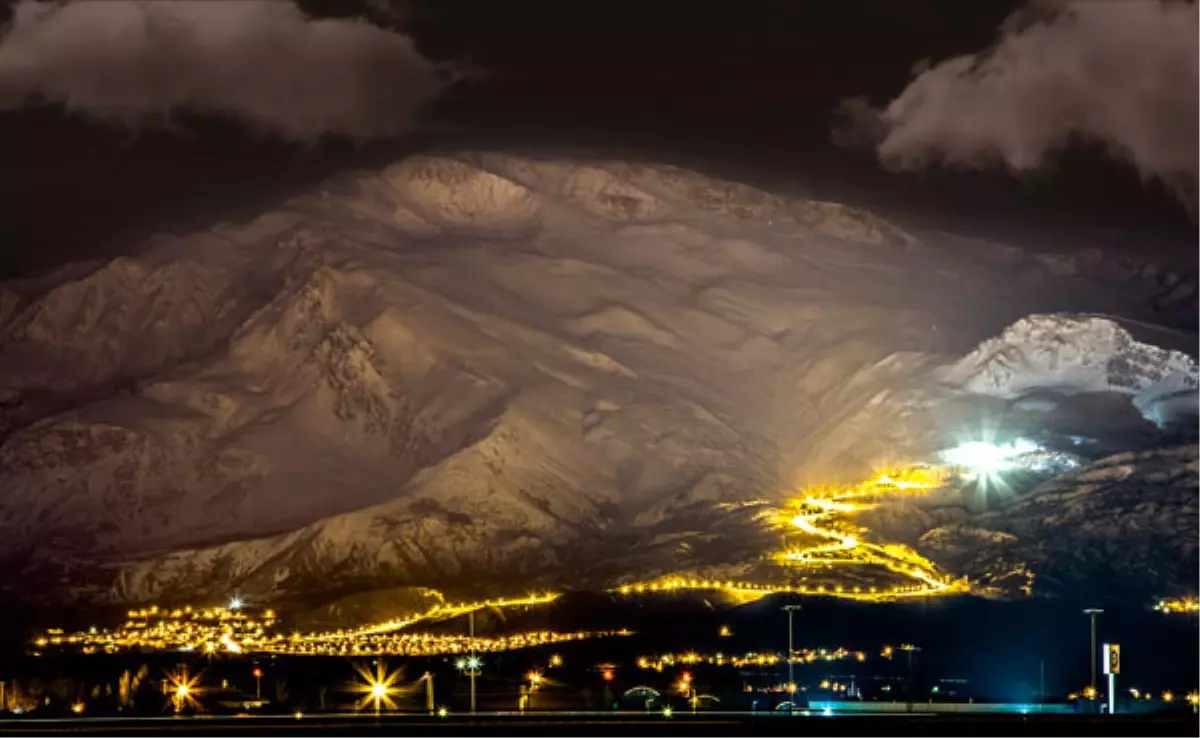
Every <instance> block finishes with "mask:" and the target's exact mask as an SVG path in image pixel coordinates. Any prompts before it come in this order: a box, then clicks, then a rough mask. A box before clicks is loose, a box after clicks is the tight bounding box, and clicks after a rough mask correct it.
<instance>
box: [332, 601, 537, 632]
mask: <svg viewBox="0 0 1200 738" xmlns="http://www.w3.org/2000/svg"><path fill="white" fill-rule="evenodd" d="M558 598H559V594H558V593H556V592H545V593H538V594H529V595H526V596H524V597H509V598H500V599H492V600H481V601H479V602H463V603H457V604H454V603H444V604H441V605H435V606H433V607H431V608H429V609H428V610H426V611H425V612H422V613H417V614H415V615H407V616H405V617H402V618H394V619H392V620H388V621H387V622H384V623H378V624H374V625H368V626H365V627H362V628H356V629H352V630H337V631H330V632H328V633H322V634H320V635H319V636H313V637H314V638H320V639H325V640H339V639H343V638H356V637H359V636H363V635H377V634H382V633H389V632H392V631H396V630H403V629H405V628H408V627H411V626H413V625H416V624H417V623H420V622H423V621H426V620H430V621H438V620H448V619H451V618H456V617H460V616H462V615H466V614H468V613H472V612H476V611H478V610H483V609H504V608H511V607H536V606H538V605H548V604H550V603H551V602H554V601H555V600H556V599H558Z"/></svg>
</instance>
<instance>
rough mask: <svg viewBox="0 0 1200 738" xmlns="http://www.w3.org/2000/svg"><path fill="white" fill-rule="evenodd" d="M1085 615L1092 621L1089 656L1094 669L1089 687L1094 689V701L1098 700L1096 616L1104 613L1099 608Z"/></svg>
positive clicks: (1086, 611)
mask: <svg viewBox="0 0 1200 738" xmlns="http://www.w3.org/2000/svg"><path fill="white" fill-rule="evenodd" d="M1083 614H1084V615H1087V616H1088V617H1089V618H1090V619H1091V621H1092V640H1091V644H1090V647H1089V649H1088V654H1090V655H1089V656H1088V662H1089V663H1090V664H1091V667H1092V676H1091V681H1090V682H1088V686H1089V687H1091V689H1092V695H1091V696H1092V699H1093V700H1094V699H1095V698H1096V616H1097V615H1103V614H1104V611H1103V610H1101V609H1100V608H1098V607H1089V608H1087V609H1086V610H1084V611H1083Z"/></svg>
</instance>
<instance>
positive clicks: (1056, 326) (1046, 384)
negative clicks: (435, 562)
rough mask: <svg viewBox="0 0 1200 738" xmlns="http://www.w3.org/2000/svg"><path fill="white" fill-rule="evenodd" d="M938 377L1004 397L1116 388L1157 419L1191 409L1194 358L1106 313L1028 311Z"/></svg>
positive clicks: (1197, 380)
mask: <svg viewBox="0 0 1200 738" xmlns="http://www.w3.org/2000/svg"><path fill="white" fill-rule="evenodd" d="M938 379H939V380H940V381H941V382H942V383H944V384H946V385H949V386H951V387H953V388H955V389H958V390H960V391H962V392H966V393H970V394H979V395H990V396H993V397H1003V398H1008V399H1014V398H1019V397H1021V396H1022V395H1024V394H1026V393H1028V392H1031V391H1033V390H1038V389H1053V390H1057V391H1061V392H1066V393H1071V394H1074V393H1082V392H1117V393H1120V394H1124V395H1129V396H1130V397H1131V399H1132V401H1133V403H1134V405H1135V406H1137V407H1138V409H1139V410H1140V411H1141V412H1142V414H1143V415H1144V416H1145V417H1147V419H1150V420H1153V421H1155V422H1156V423H1159V424H1160V425H1161V424H1163V423H1165V422H1169V421H1170V420H1172V419H1173V418H1175V417H1176V416H1177V415H1179V414H1181V413H1183V412H1186V411H1187V408H1191V412H1193V413H1194V412H1195V406H1196V392H1197V386H1200V374H1198V370H1197V365H1196V362H1195V361H1194V360H1193V359H1192V358H1191V357H1189V356H1187V355H1186V354H1184V353H1182V352H1179V351H1172V350H1168V349H1163V348H1159V347H1157V346H1153V345H1150V344H1146V343H1141V342H1139V341H1137V340H1135V339H1134V338H1133V337H1132V336H1131V335H1130V334H1129V332H1128V331H1126V330H1125V329H1124V328H1122V327H1121V326H1120V325H1118V324H1117V322H1116V321H1113V320H1110V319H1108V318H1103V317H1098V316H1093V315H1078V314H1070V313H1053V314H1040V315H1029V316H1026V317H1024V318H1022V319H1020V320H1018V321H1017V322H1015V323H1013V324H1012V325H1010V326H1009V327H1008V328H1006V329H1005V330H1004V332H1003V333H1001V334H1000V335H999V336H997V337H995V338H990V339H988V340H986V341H984V342H983V343H981V344H979V346H978V347H977V348H976V349H975V350H974V351H972V352H971V353H970V354H968V355H967V356H965V357H963V358H962V359H960V360H959V361H958V362H956V363H954V364H951V365H949V366H945V367H942V368H941V369H940V370H939V372H938Z"/></svg>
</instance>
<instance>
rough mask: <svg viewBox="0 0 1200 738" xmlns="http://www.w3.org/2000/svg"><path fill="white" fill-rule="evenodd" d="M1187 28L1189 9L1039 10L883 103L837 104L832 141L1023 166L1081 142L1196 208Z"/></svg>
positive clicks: (1191, 40) (904, 155) (952, 161)
mask: <svg viewBox="0 0 1200 738" xmlns="http://www.w3.org/2000/svg"><path fill="white" fill-rule="evenodd" d="M1196 26H1197V6H1196V5H1195V4H1194V3H1183V2H1153V1H1152V0H1147V1H1145V2H1079V1H1070V2H1068V1H1066V0H1060V1H1059V2H1043V3H1038V4H1036V5H1035V6H1034V8H1033V9H1032V11H1025V12H1023V13H1018V14H1017V15H1015V16H1013V17H1012V18H1010V19H1009V20H1008V22H1006V24H1005V25H1004V26H1003V27H1002V28H1001V31H1000V37H999V39H998V40H997V42H996V43H995V44H994V45H993V47H992V48H990V49H988V50H986V51H983V52H980V53H977V54H969V55H966V56H959V57H955V58H953V59H948V60H945V61H942V62H940V63H937V64H935V65H932V66H929V65H927V64H923V65H921V66H919V67H918V70H917V71H916V73H915V76H914V77H913V79H912V81H911V82H910V83H909V85H908V87H907V88H905V89H904V91H903V92H901V93H900V95H898V96H897V97H896V98H895V99H893V100H892V101H891V102H889V103H888V104H887V105H886V106H885V107H884V108H882V109H874V108H872V107H871V106H870V105H869V104H868V103H867V102H866V101H864V100H862V99H854V100H847V101H845V102H844V103H843V106H842V110H841V113H842V114H843V116H844V118H845V121H846V123H847V125H845V126H844V127H842V128H841V129H839V130H838V131H836V132H835V140H837V141H839V142H840V143H843V144H846V145H873V146H874V147H875V149H876V151H877V153H878V155H879V158H880V160H881V161H883V162H884V164H886V165H887V166H889V167H892V168H896V169H918V168H922V167H925V166H928V165H931V164H944V165H949V166H967V167H984V166H991V165H994V164H1003V165H1005V166H1007V167H1009V168H1010V169H1012V170H1015V171H1027V170H1032V169H1036V168H1038V167H1041V166H1042V165H1043V164H1045V163H1046V161H1047V159H1048V158H1049V157H1050V156H1051V155H1053V154H1054V153H1055V152H1057V151H1059V150H1061V149H1062V148H1064V147H1065V146H1066V145H1067V144H1068V143H1069V142H1070V141H1071V140H1072V138H1074V137H1078V138H1080V139H1083V140H1090V141H1093V142H1100V143H1102V144H1103V145H1104V146H1105V147H1106V148H1107V150H1108V151H1109V152H1110V154H1111V155H1112V156H1114V157H1115V158H1117V159H1121V160H1124V161H1126V162H1129V163H1130V164H1132V165H1133V166H1134V167H1135V168H1136V169H1137V171H1138V172H1139V173H1140V174H1141V175H1142V177H1143V178H1144V179H1147V180H1150V179H1155V180H1159V181H1161V182H1163V183H1164V184H1165V185H1167V186H1168V187H1170V188H1172V189H1173V190H1174V191H1175V193H1176V194H1177V195H1178V196H1179V197H1180V199H1182V200H1184V202H1185V203H1187V204H1188V205H1189V206H1190V207H1193V208H1194V202H1193V199H1194V194H1195V191H1196V179H1197V157H1198V156H1200V150H1198V147H1197V135H1198V126H1197V48H1198V47H1197V32H1196Z"/></svg>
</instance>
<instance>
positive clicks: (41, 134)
mask: <svg viewBox="0 0 1200 738" xmlns="http://www.w3.org/2000/svg"><path fill="white" fill-rule="evenodd" d="M300 5H301V6H302V7H303V8H304V9H305V10H306V11H307V12H309V13H310V14H313V15H317V16H334V17H354V16H360V15H363V14H365V15H367V17H369V18H371V19H372V20H373V21H374V22H376V23H377V24H382V25H386V26H390V27H392V28H398V29H401V30H403V31H404V32H405V33H408V34H410V35H411V36H412V37H413V38H414V39H415V42H416V44H417V47H418V48H419V49H420V51H421V52H423V53H424V54H425V55H426V56H428V57H430V58H432V59H434V60H437V61H446V62H460V63H461V62H467V63H469V64H470V65H471V67H472V68H475V69H483V70H486V76H485V77H484V78H482V79H470V80H468V81H467V82H465V83H461V84H459V85H457V86H455V87H453V88H452V89H450V90H449V91H447V92H446V93H445V94H444V95H443V96H442V97H441V98H440V99H438V100H437V101H436V102H435V103H434V104H433V106H432V108H431V109H430V110H429V111H428V114H427V115H426V116H425V118H424V122H423V124H422V125H421V127H420V129H419V130H418V131H416V132H414V133H413V134H411V135H409V136H406V137H399V138H396V139H392V140H387V141H383V142H377V143H373V144H369V145H355V144H351V143H349V142H348V141H346V140H344V139H338V138H336V137H327V138H325V139H323V140H322V141H320V142H318V143H316V144H315V145H311V146H309V145H300V144H292V143H284V142H281V141H279V140H276V139H274V138H273V137H271V136H270V135H266V134H263V133H261V132H254V131H252V130H250V129H247V128H246V127H244V126H242V125H241V124H240V123H238V122H236V121H233V120H230V119H225V118H220V117H214V116H207V117H201V116H196V115H190V114H184V115H182V116H177V117H176V119H175V121H176V122H175V125H174V126H173V127H172V128H170V129H163V128H142V129H140V130H138V131H136V132H134V131H131V130H128V129H126V128H123V127H121V126H115V125H106V124H101V123H95V122H91V121H89V120H84V119H83V118H82V117H81V116H79V115H78V114H68V113H66V112H64V111H63V110H62V109H61V108H57V107H54V106H49V107H46V106H43V107H38V108H28V107H25V108H21V109H18V110H15V111H14V110H9V111H7V112H0V161H2V162H3V168H2V171H0V244H3V247H2V250H0V274H4V275H7V276H13V275H18V274H26V273H29V272H31V271H36V270H39V269H41V268H44V267H46V266H50V265H53V264H56V263H60V262H62V261H64V260H69V259H74V258H80V257H85V256H90V255H99V254H113V253H125V252H128V251H129V250H131V249H133V248H135V246H136V244H137V243H138V242H139V241H140V240H141V239H142V238H144V237H146V236H147V235H150V234H152V233H154V232H156V231H160V230H170V231H175V232H179V231H187V230H190V229H194V228H201V227H204V226H205V225H207V224H210V223H212V222H214V221H218V220H223V219H238V218H245V217H250V216H252V215H253V214H254V213H256V212H258V211H261V210H262V209H264V208H265V207H269V206H270V204H271V203H273V202H276V201H278V200H279V199H281V198H284V197H286V196H288V195H291V194H294V193H297V192H300V191H303V190H304V189H306V188H309V187H311V186H312V185H313V184H314V183H316V182H317V181H319V180H320V179H322V178H324V177H326V176H328V175H329V174H330V173H332V172H335V171H337V170H338V169H341V168H345V167H369V166H374V165H377V164H379V163H381V162H385V161H389V160H393V159H395V158H398V157H400V156H402V155H403V154H404V153H406V152H408V151H411V150H414V149H417V148H429V147H441V148H459V147H465V146H473V147H484V148H507V149H520V150H524V151H550V152H554V151H570V152H576V153H589V154H596V155H599V156H614V157H623V158H636V159H642V160H657V161H666V162H669V163H677V164H682V165H685V166H692V167H695V168H699V169H702V170H705V171H709V172H712V173H715V174H718V175H725V176H728V177H731V178H735V179H740V180H743V181H750V182H753V183H756V184H762V185H767V186H770V187H773V188H776V189H780V190H784V191H790V192H810V193H813V194H816V195H819V196H823V197H827V198H830V199H838V200H843V201H849V202H853V203H857V204H864V205H868V206H871V207H875V208H877V209H879V210H881V211H884V212H887V213H888V214H890V215H893V216H894V217H895V216H899V217H901V218H910V219H916V220H919V221H921V222H923V223H926V224H936V225H938V226H943V227H948V228H951V229H958V230H967V231H982V232H985V233H988V234H992V235H999V236H1003V237H1006V238H1010V239H1012V240H1015V241H1018V242H1020V241H1036V242H1037V243H1038V244H1039V246H1040V247H1041V248H1043V249H1048V250H1053V249H1054V248H1055V247H1056V246H1061V247H1062V248H1064V249H1073V248H1080V247H1082V246H1085V245H1093V243H1094V242H1103V243H1105V244H1109V243H1114V242H1121V243H1123V244H1125V245H1126V246H1128V247H1130V248H1135V249H1148V250H1152V251H1154V252H1155V253H1156V255H1157V256H1156V258H1159V259H1160V260H1162V259H1163V258H1164V257H1163V256H1162V255H1161V254H1162V253H1164V252H1167V253H1170V254H1173V255H1174V258H1175V259H1177V260H1178V262H1179V263H1177V266H1178V267H1180V268H1183V269H1185V270H1186V269H1187V268H1188V266H1189V265H1190V267H1191V269H1192V270H1194V268H1195V260H1194V250H1193V246H1194V239H1195V234H1196V231H1195V224H1194V223H1193V222H1192V221H1191V220H1190V219H1189V218H1188V215H1187V213H1186V212H1185V210H1184V209H1183V208H1182V207H1180V206H1179V204H1178V203H1177V202H1176V201H1174V200H1173V199H1172V198H1171V197H1170V196H1169V195H1167V194H1166V193H1165V192H1164V191H1163V189H1162V188H1161V187H1158V186H1156V185H1150V186H1144V185H1143V184H1142V183H1141V182H1140V181H1139V179H1138V177H1137V176H1136V174H1135V173H1134V172H1133V171H1132V169H1131V168H1130V167H1128V166H1126V165H1124V164H1120V163H1115V162H1113V161H1112V160H1111V159H1109V158H1107V157H1105V156H1103V155H1102V154H1101V153H1100V152H1098V150H1097V148H1096V147H1090V148H1089V147H1075V148H1073V149H1072V150H1070V151H1069V152H1067V154H1066V155H1065V156H1062V157H1058V158H1056V160H1055V161H1054V162H1053V164H1052V166H1050V167H1048V168H1045V169H1042V170H1039V171H1037V172H1036V173H1032V174H1025V175H1022V176H1020V177H1017V176H1013V175H1011V174H1010V173H1008V172H1006V171H1004V170H1003V169H990V170H985V171H972V172H962V171H957V172H951V171H947V170H944V169H931V170H926V171H924V172H920V173H903V174H898V173H891V172H887V171H885V170H884V169H883V168H881V167H880V166H879V164H878V162H877V161H876V160H875V159H874V157H873V156H872V155H871V154H870V153H864V152H861V151H855V152H850V151H846V150H844V149H840V148H838V147H836V146H834V145H833V144H832V143H831V142H830V130H831V127H832V126H833V125H834V123H835V122H836V121H835V118H834V111H835V109H836V107H837V105H838V102H839V101H840V100H841V99H842V98H845V97H848V96H854V95H866V96H868V97H870V98H871V99H872V100H873V101H875V102H877V103H882V102H885V101H886V100H887V99H889V98H890V97H892V96H894V95H896V94H897V93H898V92H899V91H900V90H902V89H903V88H904V86H905V84H906V82H907V81H908V80H909V78H910V74H911V69H912V67H913V65H914V64H915V63H917V62H918V61H920V60H922V59H926V58H929V59H933V60H935V61H937V60H941V59H944V58H947V57H950V56H954V55H957V54H962V53H968V52H972V51H978V50H980V49H983V48H985V47H987V45H988V44H989V43H990V42H991V41H992V39H993V38H994V37H995V34H996V29H997V28H998V27H999V26H1000V24H1001V23H1002V22H1003V21H1004V19H1005V18H1006V17H1008V16H1009V15H1010V14H1011V13H1012V12H1013V11H1014V10H1015V9H1016V8H1018V7H1019V4H1018V3H1014V2H1011V1H1009V0H978V1H976V2H971V3H963V2H958V1H956V0H925V1H924V2H905V3H896V2H889V1H888V0H854V1H852V2H842V3H800V2H790V1H788V0H776V1H772V2H768V1H759V2H748V3H737V4H730V3H711V4H703V3H700V4H697V3H679V2H662V3H649V4H647V3H630V2H605V3H584V4H580V3H561V2H535V1H531V0H514V1H512V2H503V3H490V2H476V1H474V0H439V1H438V2H410V3H405V4H400V3H392V4H389V3H387V2H385V0H373V1H365V2H364V1H358V0H356V1H354V2H338V1H336V0H327V1H321V2H318V1H315V0H309V1H307V2H302V3H300ZM7 10H8V8H6V12H7ZM1168 261H1170V259H1168Z"/></svg>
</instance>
